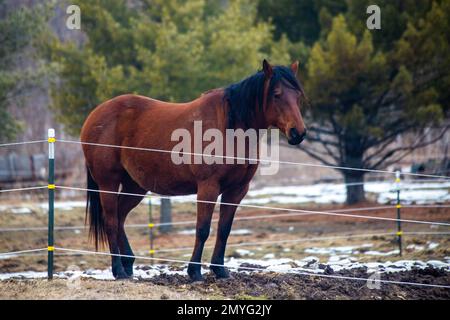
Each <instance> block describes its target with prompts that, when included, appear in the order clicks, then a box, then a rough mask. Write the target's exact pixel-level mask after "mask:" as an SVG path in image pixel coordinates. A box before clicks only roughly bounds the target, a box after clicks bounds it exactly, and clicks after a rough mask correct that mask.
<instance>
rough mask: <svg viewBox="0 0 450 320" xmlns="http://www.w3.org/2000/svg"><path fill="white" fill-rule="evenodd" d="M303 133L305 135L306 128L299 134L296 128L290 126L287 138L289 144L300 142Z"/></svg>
mask: <svg viewBox="0 0 450 320" xmlns="http://www.w3.org/2000/svg"><path fill="white" fill-rule="evenodd" d="M305 135H306V130H304V131H303V132H302V134H300V133H299V132H298V130H297V129H296V128H291V129H290V130H289V140H288V142H289V144H294V145H295V144H299V143H300V142H302V141H303V139H304V137H305Z"/></svg>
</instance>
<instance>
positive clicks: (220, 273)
mask: <svg viewBox="0 0 450 320" xmlns="http://www.w3.org/2000/svg"><path fill="white" fill-rule="evenodd" d="M247 191H248V184H247V185H245V186H242V187H239V188H236V189H231V190H229V191H226V192H224V193H223V194H222V199H221V202H223V203H232V204H236V205H237V204H239V203H240V202H241V200H242V199H243V198H244V196H245V195H246V194H247ZM236 209H237V206H233V205H226V204H221V205H220V217H219V223H218V228H217V237H216V245H215V247H214V253H213V256H212V259H211V263H212V264H216V266H211V270H212V271H213V272H214V273H215V274H216V277H217V278H228V277H229V273H228V270H227V269H226V268H225V267H222V266H217V265H223V264H224V256H225V247H226V245H227V240H228V236H229V235H230V231H231V226H232V224H233V219H234V214H235V213H236Z"/></svg>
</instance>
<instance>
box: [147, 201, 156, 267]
mask: <svg viewBox="0 0 450 320" xmlns="http://www.w3.org/2000/svg"><path fill="white" fill-rule="evenodd" d="M148 218H149V219H148V228H149V231H150V232H149V234H150V250H149V251H148V252H149V253H150V257H152V258H153V256H154V254H155V249H154V248H153V238H154V234H153V229H154V228H155V224H154V223H153V213H152V197H151V196H150V195H149V196H148ZM151 264H153V260H151Z"/></svg>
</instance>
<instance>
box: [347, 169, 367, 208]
mask: <svg viewBox="0 0 450 320" xmlns="http://www.w3.org/2000/svg"><path fill="white" fill-rule="evenodd" d="M344 178H345V183H346V184H348V185H347V187H346V188H347V200H346V203H347V204H355V203H358V202H361V201H364V200H365V196H364V184H363V183H364V172H362V171H352V170H345V172H344Z"/></svg>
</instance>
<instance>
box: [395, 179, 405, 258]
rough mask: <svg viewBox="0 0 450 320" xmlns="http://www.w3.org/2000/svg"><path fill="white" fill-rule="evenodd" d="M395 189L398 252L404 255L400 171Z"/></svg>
mask: <svg viewBox="0 0 450 320" xmlns="http://www.w3.org/2000/svg"><path fill="white" fill-rule="evenodd" d="M395 188H396V189H397V205H396V208H397V242H398V252H399V255H400V256H401V255H402V235H403V231H402V222H401V220H400V209H401V207H402V205H401V203H400V171H396V172H395Z"/></svg>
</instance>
